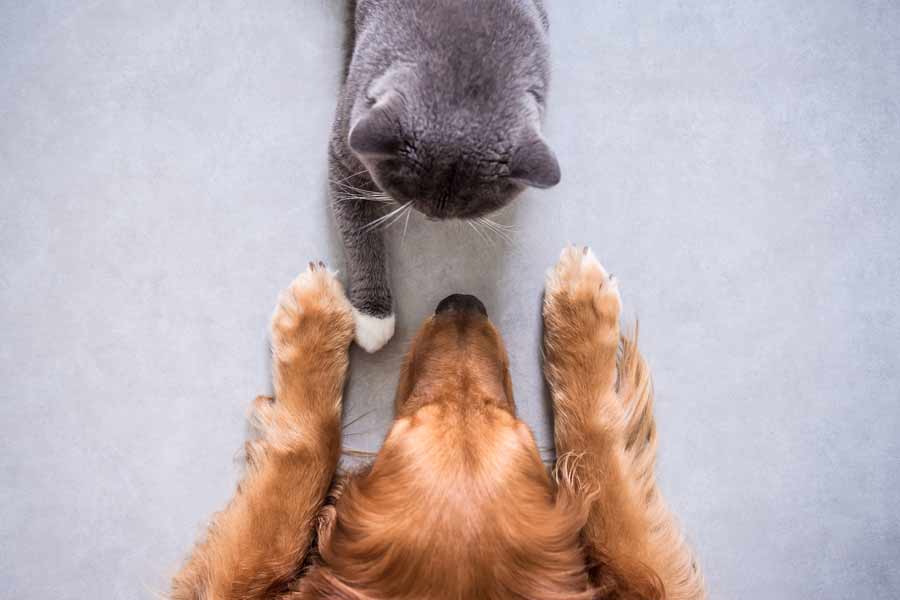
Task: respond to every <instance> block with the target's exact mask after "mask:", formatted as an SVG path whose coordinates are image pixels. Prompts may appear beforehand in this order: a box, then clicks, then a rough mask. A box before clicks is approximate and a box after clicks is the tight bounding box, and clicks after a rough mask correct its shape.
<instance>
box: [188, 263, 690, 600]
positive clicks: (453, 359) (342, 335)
mask: <svg viewBox="0 0 900 600" xmlns="http://www.w3.org/2000/svg"><path fill="white" fill-rule="evenodd" d="M619 310H620V301H619V294H618V291H617V286H616V282H615V281H614V280H613V279H612V278H610V277H609V276H608V275H607V274H606V272H605V271H604V269H603V267H602V266H601V265H600V263H598V262H597V260H596V259H595V258H594V256H593V254H592V253H591V252H590V251H589V250H587V249H583V250H582V249H578V248H567V249H565V250H564V251H563V253H562V256H561V258H560V261H559V263H558V264H557V266H556V268H555V269H554V270H552V271H551V273H550V274H549V276H548V280H547V289H546V296H545V300H544V325H545V333H544V349H545V360H546V364H545V371H546V377H547V380H548V383H549V385H550V390H551V395H552V398H553V404H554V410H555V439H556V450H557V454H558V456H559V458H558V460H557V465H556V469H555V470H554V472H553V474H552V475H551V474H550V473H548V471H547V469H546V468H545V466H544V464H543V463H542V461H541V457H540V454H539V453H538V449H537V446H536V445H535V441H534V438H533V437H532V434H531V432H530V430H529V429H528V427H527V426H526V425H525V424H524V423H522V422H521V421H519V420H518V419H516V415H515V405H514V403H513V398H512V386H511V383H510V377H509V368H508V367H509V365H508V360H507V355H506V351H505V349H504V346H503V342H502V340H501V338H500V335H499V334H498V333H497V330H496V329H495V328H494V326H493V325H492V324H491V323H490V321H489V320H488V318H487V315H486V313H485V311H484V307H483V306H482V305H481V303H480V302H479V301H478V300H477V299H475V298H474V297H471V296H459V295H454V296H450V297H449V298H447V299H445V300H444V301H443V302H441V304H440V305H439V306H438V309H437V310H436V311H435V314H434V316H432V317H431V318H429V319H428V320H427V321H426V322H425V324H424V325H423V326H422V328H421V330H420V331H419V333H418V335H417V336H416V338H415V340H414V342H413V345H412V348H411V349H410V351H409V353H408V355H407V357H406V360H405V364H404V366H403V370H402V372H401V374H400V382H399V385H398V388H397V396H396V420H395V422H394V424H393V426H392V427H391V430H390V432H389V433H388V435H387V438H386V440H385V442H384V446H383V447H382V449H381V451H380V452H379V453H378V455H377V456H376V458H375V459H374V461H373V462H372V464H371V465H370V466H369V467H367V468H366V469H364V470H362V471H359V472H357V473H355V474H352V475H350V476H348V477H346V478H336V477H335V471H336V469H337V465H338V460H339V458H340V455H341V394H342V389H343V387H344V380H345V378H346V375H347V365H348V348H349V346H350V342H351V341H352V339H353V317H352V314H351V307H350V304H349V303H348V301H347V300H346V298H345V296H344V293H343V290H342V289H341V286H340V284H339V283H338V282H337V281H336V280H335V278H334V276H333V274H332V273H330V272H329V271H327V270H326V269H325V268H324V265H321V263H320V264H319V265H312V264H311V265H310V269H309V270H308V271H307V272H305V273H303V274H302V275H300V276H299V277H298V278H297V279H296V280H295V281H294V282H293V284H292V285H291V287H290V288H289V289H288V290H287V291H286V292H285V293H284V294H282V296H281V298H280V300H279V305H278V307H277V308H276V310H275V314H274V316H273V318H272V348H273V355H274V361H273V362H274V367H273V369H274V384H275V398H274V399H270V398H259V399H257V401H256V404H255V407H254V415H255V420H256V423H257V425H258V428H259V430H260V432H261V436H260V439H258V440H256V441H253V442H249V443H248V448H247V459H248V472H247V474H246V476H245V478H244V480H243V482H242V483H241V484H240V485H239V486H238V490H237V493H236V494H235V496H234V498H233V499H232V501H231V503H230V504H229V505H228V507H227V508H226V509H225V510H224V511H223V512H222V513H220V514H219V515H218V516H217V517H216V519H215V521H214V524H213V525H212V526H211V527H210V530H209V533H208V535H207V538H206V539H205V541H203V542H201V543H200V544H199V545H198V546H197V547H196V548H195V550H194V552H193V555H192V556H191V558H190V559H189V561H188V563H187V564H186V566H185V567H184V569H183V570H182V572H181V573H180V574H179V575H178V576H177V577H176V578H175V580H174V582H173V587H172V597H173V598H175V599H188V598H191V599H205V600H224V599H238V598H240V599H257V598H260V599H261V598H282V599H291V600H300V599H307V598H339V599H346V600H351V599H352V600H357V599H366V600H368V599H373V600H374V599H379V600H381V599H389V598H390V599H394V598H402V599H425V598H428V599H431V598H433V599H445V598H446V599H467V598H479V599H480V598H516V599H526V598H528V599H531V598H533V599H548V598H549V599H563V598H566V599H568V598H576V599H577V598H585V599H587V598H615V599H638V598H640V599H647V598H670V599H687V598H690V599H696V598H704V597H705V595H704V591H703V582H702V578H701V576H700V573H699V569H698V568H697V565H696V563H695V561H694V559H693V557H692V555H691V552H690V550H689V549H688V548H687V546H686V544H685V543H684V541H683V540H682V537H681V535H680V534H679V532H678V529H677V527H676V526H675V524H674V523H673V520H672V517H671V515H670V514H669V512H668V510H667V509H666V506H665V504H664V502H663V500H662V498H661V497H660V494H659V491H658V489H657V487H656V484H655V481H654V475H653V466H654V460H655V445H656V430H655V427H654V423H653V414H652V392H651V389H650V377H649V372H648V370H647V366H646V364H645V363H644V361H643V359H642V358H641V356H640V354H639V353H638V351H637V347H636V345H635V340H634V339H629V338H627V337H624V336H621V335H620V333H619Z"/></svg>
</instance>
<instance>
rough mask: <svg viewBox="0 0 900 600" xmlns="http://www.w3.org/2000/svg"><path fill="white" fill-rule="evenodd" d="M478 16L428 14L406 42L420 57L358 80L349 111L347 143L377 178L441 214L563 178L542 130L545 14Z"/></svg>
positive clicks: (401, 198)
mask: <svg viewBox="0 0 900 600" xmlns="http://www.w3.org/2000/svg"><path fill="white" fill-rule="evenodd" d="M410 4H418V3H410ZM450 4H452V3H450ZM475 5H480V6H488V5H493V3H476V4H475ZM475 17H478V15H475ZM482 17H483V15H482ZM514 17H515V18H514ZM472 18H473V16H472V15H471V14H470V12H466V13H459V12H458V11H452V10H451V11H449V12H446V13H440V14H430V15H428V24H429V25H428V28H427V29H426V30H425V32H424V33H423V34H421V36H416V35H414V36H412V37H410V36H409V35H407V36H404V41H403V42H402V43H405V44H408V45H412V46H414V48H412V50H413V51H414V52H415V53H416V54H414V55H413V56H416V60H414V61H407V60H398V61H394V62H393V63H392V64H391V65H390V67H389V68H388V69H387V70H386V71H385V72H382V73H380V74H378V75H377V76H376V77H373V78H372V79H371V80H370V81H369V82H368V83H367V85H364V86H361V89H362V92H361V93H360V97H358V98H357V99H356V103H355V105H354V108H353V111H352V115H351V128H350V133H349V139H348V142H349V146H350V148H351V150H353V152H354V153H355V154H356V156H357V157H358V158H359V159H360V161H361V162H362V163H363V165H364V166H365V167H366V169H367V170H368V171H369V173H370V175H371V176H372V178H373V180H374V181H375V183H376V184H377V185H378V187H379V188H381V189H382V190H383V191H384V192H386V193H387V194H389V195H390V196H391V197H392V198H393V199H394V200H396V201H397V202H400V203H406V202H411V203H412V205H413V206H414V207H415V208H416V209H417V210H419V211H420V212H422V213H424V214H425V215H427V216H429V217H432V218H437V219H452V218H474V217H478V216H481V215H484V214H487V213H490V212H492V211H495V210H497V209H499V208H501V207H503V206H505V205H506V204H508V203H509V202H510V201H511V200H512V199H513V198H514V197H515V196H516V195H518V194H519V193H520V192H521V191H523V190H524V189H525V188H526V187H538V188H547V187H551V186H554V185H556V184H557V183H558V182H559V180H560V170H559V164H558V163H557V160H556V157H555V156H554V154H553V151H552V150H551V149H550V147H549V146H548V145H547V143H546V142H545V140H544V138H543V136H542V135H541V126H540V124H541V115H542V113H543V110H544V94H545V91H546V86H547V79H548V61H547V49H546V40H545V35H544V31H543V23H542V21H541V18H540V16H539V15H534V14H532V15H525V16H522V15H515V14H514V15H506V16H505V18H504V21H503V23H502V24H491V23H489V22H488V23H487V24H486V23H485V22H483V20H478V18H475V20H474V21H473V20H472ZM485 18H486V17H485ZM405 33H407V34H408V32H405ZM425 38H428V39H425ZM396 43H400V42H396ZM407 50H409V49H407ZM405 54H407V56H408V57H409V56H410V54H409V52H406V53H405Z"/></svg>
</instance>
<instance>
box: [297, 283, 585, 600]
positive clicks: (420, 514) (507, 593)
mask: <svg viewBox="0 0 900 600" xmlns="http://www.w3.org/2000/svg"><path fill="white" fill-rule="evenodd" d="M396 404H397V419H396V421H395V422H394V424H393V426H392V428H391V430H390V432H389V434H388V436H387V438H386V440H385V443H384V446H383V448H382V449H381V451H380V452H379V453H378V455H377V457H376V458H375V460H374V462H373V463H372V465H371V466H370V467H368V468H367V469H365V470H364V471H361V472H359V473H357V474H356V475H355V476H353V477H352V478H351V479H350V481H349V482H348V483H347V485H346V487H345V488H344V491H343V493H342V495H341V496H340V498H339V499H338V501H337V504H336V506H335V511H334V513H333V520H331V521H330V522H329V524H328V526H327V527H323V528H322V530H321V531H320V540H319V551H320V554H321V558H322V563H323V564H322V568H319V569H316V570H315V571H314V572H313V573H312V574H311V575H310V577H308V578H307V581H306V582H305V585H306V586H307V587H306V589H307V590H308V591H310V592H317V593H318V595H325V596H328V597H339V598H361V597H365V598H369V597H377V598H510V597H515V598H563V597H565V598H579V597H585V598H587V597H590V592H588V578H587V573H586V567H585V562H584V556H583V553H582V550H581V546H580V543H579V532H580V529H581V527H582V526H583V524H584V514H583V511H582V510H581V509H580V508H579V507H577V506H576V504H575V503H574V502H573V501H572V499H571V498H570V497H569V496H568V495H566V494H562V493H557V490H556V487H555V484H554V482H553V481H552V479H551V478H550V476H549V475H548V473H547V469H546V467H545V466H544V464H543V463H542V461H541V456H540V453H539V452H538V448H537V445H536V444H535V441H534V438H533V436H532V434H531V431H530V430H529V429H528V427H527V426H526V425H525V424H524V423H522V422H521V421H519V420H518V419H517V418H516V416H515V405H514V403H513V395H512V386H511V382H510V376H509V360H508V358H507V354H506V349H505V347H504V345H503V340H502V339H501V337H500V335H499V333H498V332H497V330H496V328H495V327H494V326H493V325H492V324H491V322H490V321H489V320H488V317H487V313H486V311H485V309H484V306H483V305H482V303H481V302H480V301H478V300H477V299H476V298H474V297H472V296H462V295H454V296H450V297H448V298H446V299H445V300H443V301H442V302H441V303H440V304H439V305H438V307H437V310H436V311H435V314H434V315H433V316H431V317H430V318H429V319H428V320H427V321H426V322H425V323H424V324H423V326H422V328H421V330H420V331H419V333H418V335H417V336H416V338H415V340H414V341H413V344H412V347H411V349H410V350H409V353H408V355H407V357H406V361H405V364H404V366H403V370H402V373H401V376H400V382H399V386H398V390H397V396H396ZM313 595H315V594H313Z"/></svg>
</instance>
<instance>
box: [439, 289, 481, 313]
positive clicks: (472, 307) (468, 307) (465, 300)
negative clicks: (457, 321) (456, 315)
mask: <svg viewBox="0 0 900 600" xmlns="http://www.w3.org/2000/svg"><path fill="white" fill-rule="evenodd" d="M451 310H455V311H457V312H460V313H472V312H477V313H480V314H482V315H483V316H485V317H486V316H487V309H486V308H485V307H484V304H483V303H482V302H481V300H479V299H478V298H476V297H475V296H472V295H471V294H450V295H449V296H447V297H446V298H444V299H443V300H441V301H440V302H439V303H438V305H437V308H435V309H434V314H436V315H439V314H441V313H445V312H448V311H451Z"/></svg>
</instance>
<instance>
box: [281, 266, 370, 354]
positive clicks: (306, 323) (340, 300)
mask: <svg viewBox="0 0 900 600" xmlns="http://www.w3.org/2000/svg"><path fill="white" fill-rule="evenodd" d="M353 329H354V328H353V308H352V306H350V301H349V300H348V299H347V297H346V296H345V295H344V289H343V287H342V286H341V284H340V282H339V281H338V280H337V278H336V277H335V274H334V272H333V271H330V270H328V268H327V267H325V265H324V264H323V263H321V262H319V263H312V262H311V263H309V268H307V270H306V271H304V272H303V273H301V274H300V275H298V276H297V278H296V279H294V281H293V282H292V283H291V285H290V286H289V287H288V288H287V289H286V290H284V291H283V292H281V295H280V296H279V297H278V305H277V306H276V307H275V312H274V313H273V314H272V323H271V330H272V354H273V355H274V357H275V358H276V359H278V360H279V361H281V362H290V361H292V360H294V359H297V358H299V357H301V356H303V355H304V354H306V353H308V352H310V351H313V352H314V351H317V350H328V349H340V350H344V351H345V350H346V348H347V347H348V346H349V345H350V341H351V340H352V339H353Z"/></svg>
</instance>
